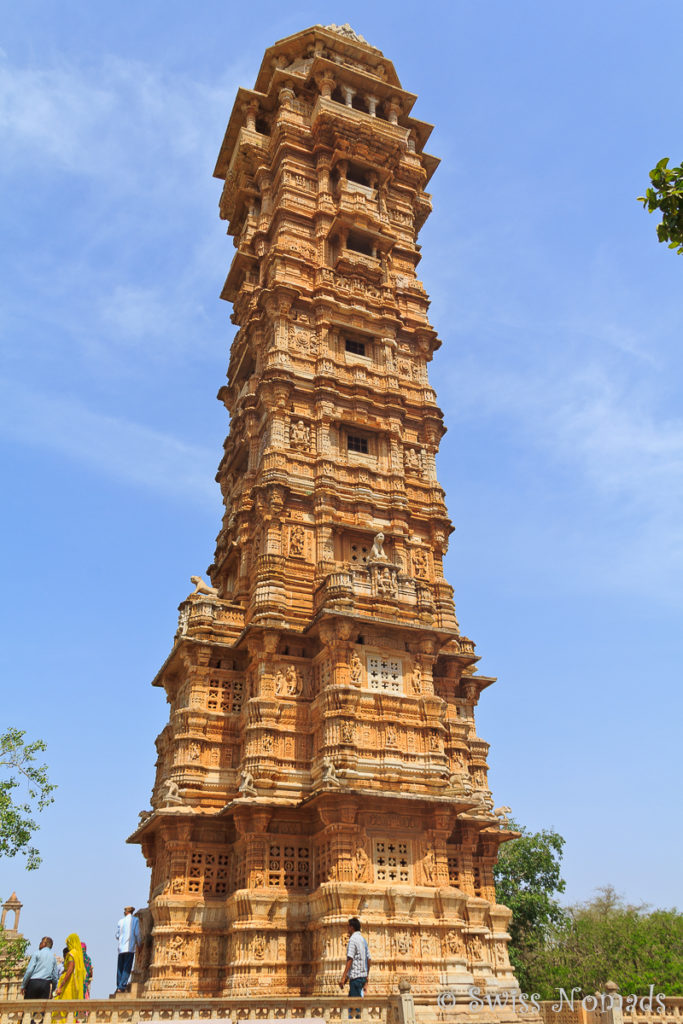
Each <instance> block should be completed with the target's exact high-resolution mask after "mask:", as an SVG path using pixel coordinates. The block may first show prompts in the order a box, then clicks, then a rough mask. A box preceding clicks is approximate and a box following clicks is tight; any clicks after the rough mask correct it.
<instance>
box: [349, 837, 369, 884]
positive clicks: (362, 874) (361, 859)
mask: <svg viewBox="0 0 683 1024" xmlns="http://www.w3.org/2000/svg"><path fill="white" fill-rule="evenodd" d="M369 866H370V858H369V857H368V855H367V853H366V852H365V850H364V849H363V847H362V846H359V847H358V849H357V850H356V854H355V856H354V858H353V877H354V880H355V881H356V882H367V880H368V878H367V875H368V868H369Z"/></svg>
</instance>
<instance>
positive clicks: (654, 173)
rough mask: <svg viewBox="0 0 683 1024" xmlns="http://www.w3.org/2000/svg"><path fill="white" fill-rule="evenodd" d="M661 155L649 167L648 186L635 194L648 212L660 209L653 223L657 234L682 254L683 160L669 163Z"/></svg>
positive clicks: (660, 239)
mask: <svg viewBox="0 0 683 1024" xmlns="http://www.w3.org/2000/svg"><path fill="white" fill-rule="evenodd" d="M668 164H669V158H668V156H665V157H664V159H663V160H660V161H659V163H658V164H657V166H656V167H654V168H653V169H652V170H651V171H650V181H651V182H652V186H651V187H650V188H648V190H647V191H646V193H645V195H644V196H638V202H639V203H642V204H643V205H644V207H645V209H646V210H647V211H648V213H654V211H655V210H661V213H662V220H661V223H659V224H658V225H657V238H658V239H659V241H660V242H668V243H669V248H670V249H676V250H677V251H678V252H679V253H680V254H683V164H681V166H679V167H669V166H668Z"/></svg>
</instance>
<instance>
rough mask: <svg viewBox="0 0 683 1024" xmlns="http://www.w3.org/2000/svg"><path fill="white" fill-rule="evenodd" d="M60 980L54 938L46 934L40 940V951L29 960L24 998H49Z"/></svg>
mask: <svg viewBox="0 0 683 1024" xmlns="http://www.w3.org/2000/svg"><path fill="white" fill-rule="evenodd" d="M58 981H59V967H58V966H57V959H56V957H55V955H54V953H53V952H52V939H51V938H50V937H49V935H46V936H45V937H44V938H43V939H41V940H40V945H39V946H38V952H37V953H34V954H33V956H32V957H31V959H30V960H29V962H28V966H27V968H26V973H25V974H24V980H23V981H22V983H21V992H22V995H23V997H24V999H49V998H50V996H51V995H52V991H53V989H55V988H56V987H57V982H58Z"/></svg>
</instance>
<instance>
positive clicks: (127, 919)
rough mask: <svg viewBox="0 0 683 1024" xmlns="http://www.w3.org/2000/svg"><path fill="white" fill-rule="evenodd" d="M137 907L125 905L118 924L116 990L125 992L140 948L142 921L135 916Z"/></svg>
mask: <svg viewBox="0 0 683 1024" xmlns="http://www.w3.org/2000/svg"><path fill="white" fill-rule="evenodd" d="M134 910H135V907H124V908H123V917H122V918H121V920H120V921H119V923H118V924H117V926H116V940H117V942H118V949H119V958H118V962H117V965H116V991H117V992H125V991H126V989H127V988H128V982H129V980H130V972H131V971H132V970H133V960H134V958H135V954H136V953H137V951H138V949H139V948H140V922H139V921H138V919H137V917H133V911H134Z"/></svg>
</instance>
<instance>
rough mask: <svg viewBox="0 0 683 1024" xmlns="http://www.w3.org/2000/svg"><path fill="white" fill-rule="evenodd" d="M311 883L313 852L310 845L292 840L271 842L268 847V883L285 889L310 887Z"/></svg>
mask: <svg viewBox="0 0 683 1024" xmlns="http://www.w3.org/2000/svg"><path fill="white" fill-rule="evenodd" d="M310 883H311V853H310V849H309V848H308V846H300V845H299V844H298V843H295V842H292V844H291V845H285V844H284V843H282V844H281V843H271V844H270V847H269V849H268V885H278V886H282V887H283V888H285V889H308V887H309V886H310Z"/></svg>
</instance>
